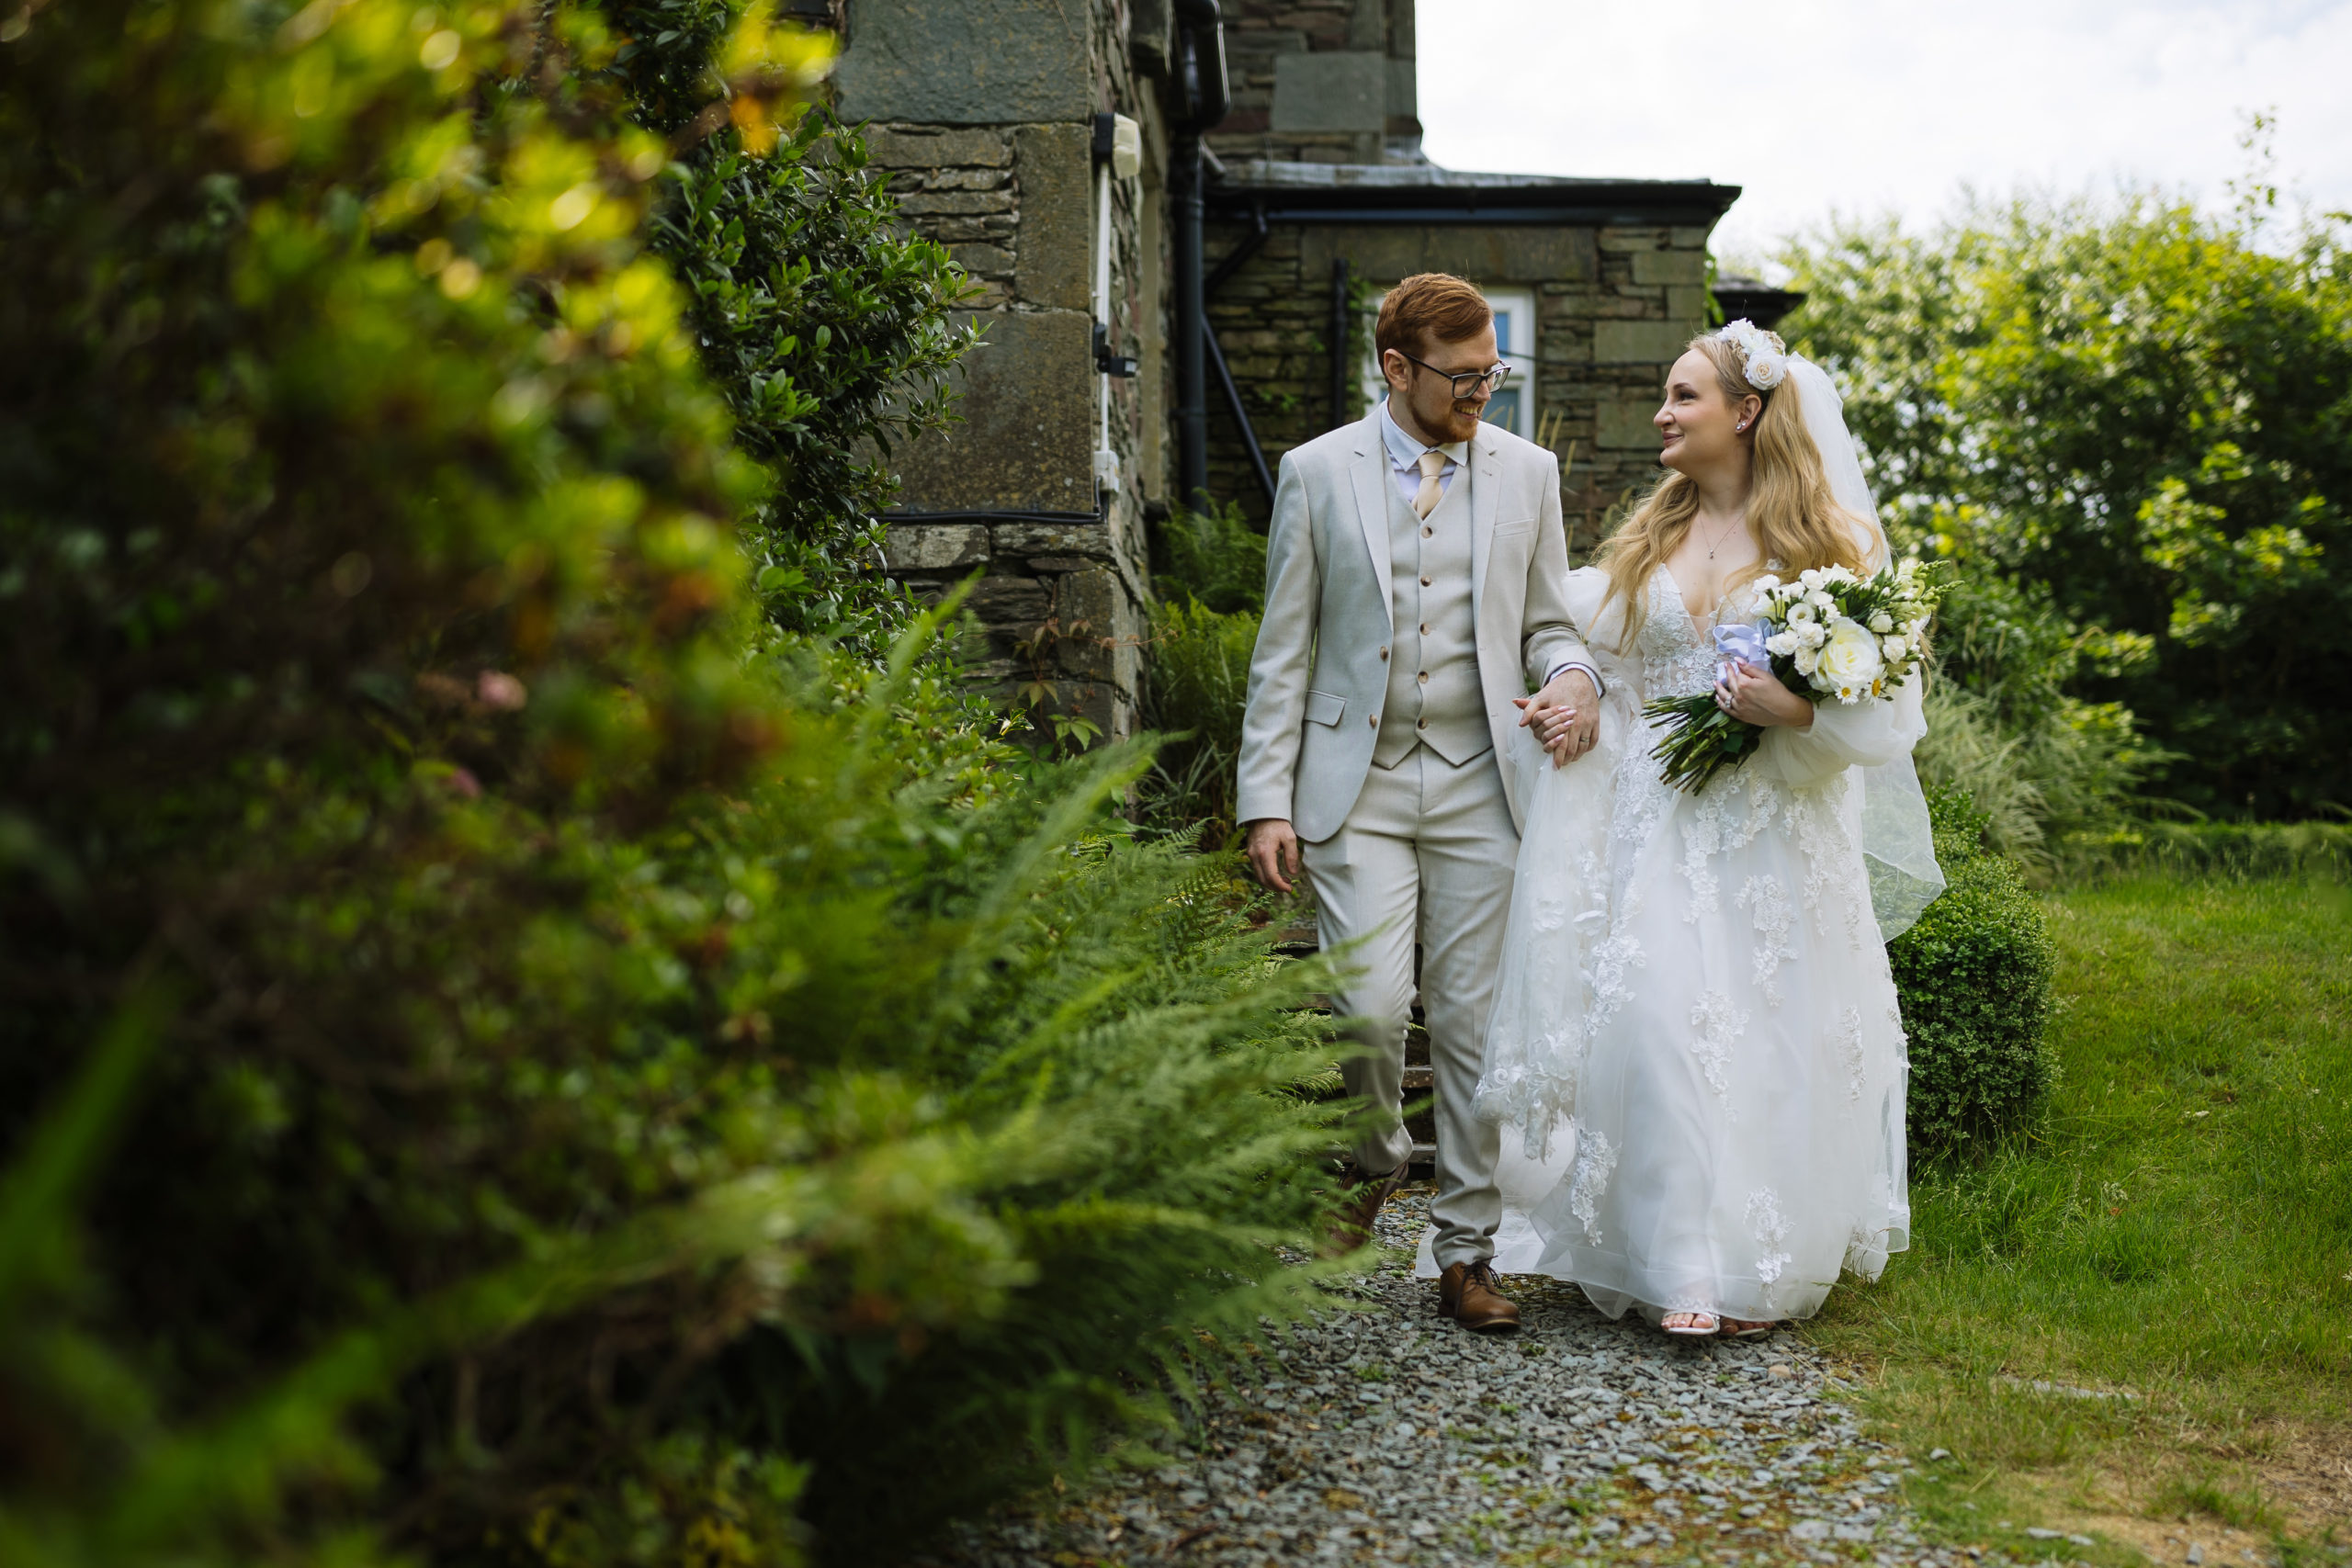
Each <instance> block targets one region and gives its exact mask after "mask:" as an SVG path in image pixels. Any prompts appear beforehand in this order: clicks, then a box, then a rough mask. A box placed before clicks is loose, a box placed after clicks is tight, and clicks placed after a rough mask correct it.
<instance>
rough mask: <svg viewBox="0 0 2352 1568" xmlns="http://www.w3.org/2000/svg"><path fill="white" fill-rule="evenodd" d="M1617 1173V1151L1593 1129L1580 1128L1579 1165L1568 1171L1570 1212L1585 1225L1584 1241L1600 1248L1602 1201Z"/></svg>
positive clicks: (1578, 1142) (1578, 1140)
mask: <svg viewBox="0 0 2352 1568" xmlns="http://www.w3.org/2000/svg"><path fill="white" fill-rule="evenodd" d="M1616 1173H1617V1151H1616V1150H1615V1149H1614V1148H1611V1146H1610V1144H1609V1140H1608V1139H1607V1138H1605V1137H1603V1136H1601V1135H1600V1134H1599V1133H1596V1132H1594V1131H1593V1130H1592V1129H1591V1128H1589V1127H1586V1126H1583V1125H1581V1124H1579V1125H1578V1126H1577V1162H1576V1165H1575V1167H1574V1168H1571V1169H1570V1170H1569V1172H1568V1212H1569V1213H1572V1214H1574V1215H1576V1217H1577V1219H1578V1220H1580V1221H1582V1222H1583V1223H1584V1238H1585V1240H1587V1241H1589V1242H1590V1243H1592V1245H1593V1246H1595V1247H1599V1246H1600V1200H1601V1199H1602V1198H1603V1197H1604V1196H1606V1195H1607V1194H1608V1191H1609V1179H1610V1178H1611V1177H1612V1176H1614V1175H1615V1174H1616Z"/></svg>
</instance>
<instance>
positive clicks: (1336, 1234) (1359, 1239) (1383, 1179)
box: [1324, 1159, 1413, 1258]
mask: <svg viewBox="0 0 2352 1568" xmlns="http://www.w3.org/2000/svg"><path fill="white" fill-rule="evenodd" d="M1412 1168H1413V1162H1412V1161H1411V1160H1410V1159H1408V1160H1405V1161H1404V1162H1403V1163H1401V1164H1399V1165H1398V1166H1397V1168H1396V1169H1394V1170H1392V1171H1390V1172H1389V1173H1388V1174H1387V1175H1385V1176H1374V1175H1371V1174H1369V1173H1367V1172H1366V1171H1365V1170H1364V1169H1363V1168H1362V1167H1361V1166H1359V1165H1357V1164H1356V1162H1355V1161H1353V1160H1350V1161H1349V1162H1348V1166H1347V1168H1346V1169H1345V1170H1343V1171H1341V1172H1340V1190H1342V1191H1346V1190H1348V1189H1350V1188H1353V1189H1354V1193H1353V1195H1352V1196H1351V1197H1349V1198H1348V1199H1347V1200H1346V1201H1345V1202H1343V1203H1342V1204H1341V1206H1340V1214H1339V1218H1338V1220H1337V1221H1336V1222H1335V1223H1334V1224H1332V1226H1331V1235H1330V1238H1329V1240H1328V1241H1327V1242H1326V1243H1325V1244H1324V1251H1325V1252H1326V1253H1327V1254H1328V1255H1329V1256H1331V1257H1334V1258H1336V1257H1339V1256H1340V1254H1342V1253H1348V1252H1353V1251H1354V1250H1355V1249H1356V1248H1357V1247H1362V1246H1363V1244H1364V1243H1365V1242H1367V1241H1370V1240H1371V1239H1372V1220H1373V1216H1374V1215H1375V1214H1377V1213H1380V1206H1381V1205H1382V1204H1383V1203H1385V1202H1387V1201H1388V1199H1389V1196H1390V1194H1392V1193H1394V1192H1395V1191H1396V1190H1397V1188H1399V1187H1402V1186H1403V1185H1404V1184H1405V1178H1406V1176H1407V1175H1408V1173H1409V1172H1410V1171H1411V1170H1412Z"/></svg>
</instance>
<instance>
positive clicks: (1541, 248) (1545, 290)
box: [1209, 223, 1707, 553]
mask: <svg viewBox="0 0 2352 1568" xmlns="http://www.w3.org/2000/svg"><path fill="white" fill-rule="evenodd" d="M1241 233H1242V231H1240V230H1239V229H1238V227H1234V226H1229V225H1218V226H1216V228H1215V229H1214V230H1213V231H1212V234H1211V242H1210V246H1209V251H1210V254H1211V256H1212V257H1215V256H1216V254H1220V253H1221V252H1222V251H1223V250H1224V249H1225V248H1226V247H1227V246H1228V245H1231V244H1233V243H1238V240H1239V239H1240V237H1241ZM1706 243H1707V231H1706V230H1705V229H1703V228H1698V227H1680V226H1665V225H1661V226H1658V227H1655V228H1644V227H1605V228H1569V227H1560V228H1545V227H1535V226H1527V225H1502V224H1497V225H1491V226H1479V225H1468V224H1464V225H1451V224H1430V225H1427V226H1410V225H1395V226H1374V225H1363V226H1360V227H1357V226H1349V225H1345V224H1338V223H1333V224H1317V225H1313V226H1310V227H1294V228H1287V229H1277V230H1276V231H1274V232H1273V233H1272V235H1271V236H1270V237H1269V238H1268V240H1267V242H1266V243H1265V246H1264V248H1263V249H1261V251H1260V252H1259V253H1258V254H1257V255H1256V256H1254V257H1253V258H1251V259H1250V262H1249V263H1248V264H1247V265H1244V266H1243V267H1242V268H1241V270H1240V271H1238V273H1236V274H1235V275H1234V276H1233V277H1232V279H1231V280H1230V281H1229V282H1227V285H1226V286H1225V288H1222V289H1221V290H1219V291H1218V293H1217V296H1216V299H1213V300H1211V301H1210V304H1209V315H1210V317H1211V319H1212V320H1213V321H1215V322H1216V327H1217V333H1218V337H1219V339H1220V341H1221V342H1222V343H1223V344H1224V345H1225V352H1226V356H1227V361H1228V362H1229V363H1230V364H1231V366H1232V368H1233V375H1234V379H1235V381H1236V382H1237V383H1238V384H1239V385H1240V388H1241V390H1242V397H1243V400H1244V401H1245V402H1246V403H1247V404H1248V405H1249V407H1250V416H1251V420H1252V423H1254V424H1255V426H1256V428H1257V434H1258V439H1259V442H1260V444H1261V446H1264V448H1265V450H1266V458H1267V462H1268V463H1269V464H1270V465H1273V464H1276V463H1278V461H1279V459H1280V457H1281V454H1282V453H1283V452H1285V451H1288V450H1289V449H1290V448H1291V447H1293V446H1297V445H1298V444H1300V443H1301V442H1304V441H1306V440H1310V439H1312V438H1313V437H1314V436H1316V435H1317V434H1321V433H1322V432H1324V431H1326V430H1328V429H1330V428H1331V427H1332V426H1333V425H1334V424H1335V423H1340V422H1341V421H1343V420H1346V419H1351V418H1358V417H1361V416H1362V414H1363V412H1364V409H1363V406H1362V405H1361V403H1360V402H1358V401H1356V400H1353V399H1351V401H1350V403H1349V406H1348V407H1346V408H1345V409H1342V410H1340V411H1337V412H1336V413H1335V412H1334V411H1333V409H1332V407H1331V400H1330V393H1329V387H1330V380H1331V370H1330V365H1331V361H1330V347H1329V337H1330V326H1329V321H1330V288H1331V264H1332V262H1333V261H1334V260H1335V259H1340V258H1344V259H1346V260H1347V261H1348V263H1349V265H1350V266H1351V269H1352V271H1353V273H1354V275H1355V276H1358V277H1360V278H1362V279H1363V280H1365V281H1366V282H1367V283H1369V284H1371V285H1373V286H1374V288H1382V287H1385V286H1386V285H1388V284H1391V283H1394V282H1396V281H1397V279H1398V278H1401V277H1405V276H1410V275H1411V274H1413V273H1416V272H1451V273H1455V274H1458V275H1460V276H1464V277H1467V278H1469V279H1470V280H1471V281H1473V282H1474V283H1478V284H1481V285H1485V286H1487V287H1491V288H1525V289H1528V290H1530V291H1532V293H1533V294H1534V296H1535V302H1536V305H1535V309H1536V332H1535V338H1536V341H1535V357H1536V375H1535V408H1534V419H1535V422H1536V425H1537V427H1538V428H1539V429H1540V430H1544V431H1546V432H1548V434H1549V436H1550V441H1549V445H1550V446H1551V447H1552V449H1553V450H1554V451H1555V452H1556V453H1558V454H1559V455H1560V457H1561V458H1562V462H1563V467H1564V469H1565V477H1564V480H1563V483H1562V492H1561V503H1562V507H1563V510H1564V511H1565V513H1566V517H1567V520H1568V525H1569V542H1570V546H1571V547H1572V548H1573V549H1575V550H1576V551H1577V552H1579V553H1581V552H1583V551H1586V550H1589V548H1590V547H1591V546H1592V545H1593V544H1594V543H1595V542H1596V541H1597V540H1598V539H1599V538H1600V535H1601V533H1602V532H1603V531H1604V530H1605V528H1606V525H1607V524H1608V522H1609V516H1610V513H1611V510H1612V509H1613V508H1616V507H1619V506H1622V505H1623V504H1624V503H1625V502H1628V501H1629V500H1631V499H1632V498H1634V497H1635V496H1637V495H1638V494H1639V493H1641V492H1642V491H1644V490H1645V489H1646V487H1647V486H1648V485H1649V484H1650V483H1651V482H1652V480H1654V479H1655V478H1656V477H1657V471H1658V470H1657V432H1656V431H1655V429H1654V428H1653V427H1652V426H1651V424H1650V416H1651V415H1652V414H1653V413H1655V412H1657V407H1658V404H1659V402H1660V400H1661V398H1662V388H1663V384H1664V381H1665V377H1666V368H1667V367H1668V366H1669V365H1671V364H1672V363H1673V362H1674V361H1675V359H1676V358H1678V357H1679V355H1681V353H1682V349H1683V346H1684V344H1687V343H1688V342H1689V341H1690V339H1691V337H1692V336H1693V335H1695V334H1696V333H1698V332H1700V331H1701V330H1702V326H1703V324H1704V322H1705V320H1706V294H1705V281H1704V280H1705V276H1706ZM1368 336H1369V327H1368V323H1367V324H1366V325H1365V327H1364V329H1363V334H1362V337H1361V338H1360V342H1362V341H1368ZM1357 379H1358V377H1357V373H1356V370H1355V368H1354V366H1353V365H1352V364H1351V366H1350V368H1349V377H1348V380H1349V385H1350V387H1351V388H1352V387H1353V386H1354V385H1355V384H1356V382H1357ZM1547 414H1553V415H1556V417H1555V418H1552V419H1549V420H1547V418H1546V416H1547ZM1209 434H1210V488H1211V490H1212V491H1214V492H1215V493H1216V494H1217V495H1220V496H1230V497H1235V498H1238V499H1239V500H1240V502H1242V506H1243V510H1244V511H1245V512H1247V513H1249V514H1250V516H1251V517H1253V518H1257V519H1261V520H1262V519H1263V518H1264V517H1265V515H1266V513H1267V510H1268V509H1267V507H1266V504H1265V501H1264V498H1263V495H1262V492H1261V491H1260V490H1259V489H1258V486H1257V484H1256V482H1255V480H1254V479H1252V478H1251V477H1250V468H1249V462H1248V458H1247V457H1246V455H1245V453H1244V451H1243V448H1242V446H1241V442H1240V437H1239V433H1238V429H1237V428H1236V427H1235V425H1234V423H1233V422H1232V419H1231V417H1230V416H1229V415H1228V414H1227V412H1225V409H1224V405H1223V403H1222V401H1221V400H1213V401H1212V404H1211V413H1210V419H1209Z"/></svg>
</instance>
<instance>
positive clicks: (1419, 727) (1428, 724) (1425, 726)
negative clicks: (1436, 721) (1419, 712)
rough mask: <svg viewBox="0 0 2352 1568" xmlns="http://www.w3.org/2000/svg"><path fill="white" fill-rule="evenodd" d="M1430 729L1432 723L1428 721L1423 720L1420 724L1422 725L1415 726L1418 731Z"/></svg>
mask: <svg viewBox="0 0 2352 1568" xmlns="http://www.w3.org/2000/svg"><path fill="white" fill-rule="evenodd" d="M1429 727H1430V721H1429V720H1428V719H1423V720H1421V722H1420V723H1419V724H1417V725H1415V726H1413V728H1416V729H1427V728H1429Z"/></svg>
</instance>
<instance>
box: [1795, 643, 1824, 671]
mask: <svg viewBox="0 0 2352 1568" xmlns="http://www.w3.org/2000/svg"><path fill="white" fill-rule="evenodd" d="M1820 665H1821V660H1820V658H1819V656H1817V655H1816V654H1815V652H1814V651H1813V649H1809V648H1801V649H1797V673H1798V674H1800V675H1810V674H1812V673H1813V672H1814V671H1815V670H1816V669H1818V668H1820Z"/></svg>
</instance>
